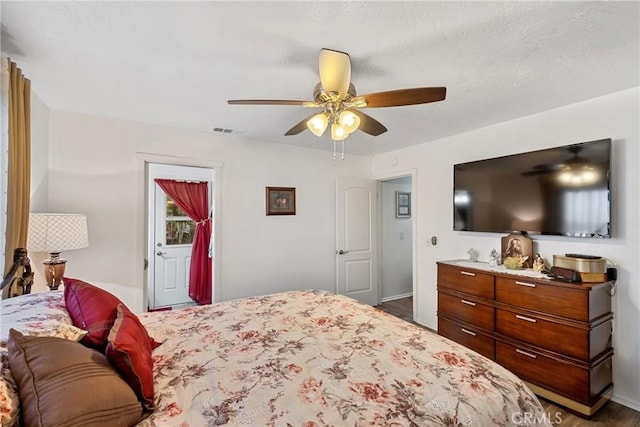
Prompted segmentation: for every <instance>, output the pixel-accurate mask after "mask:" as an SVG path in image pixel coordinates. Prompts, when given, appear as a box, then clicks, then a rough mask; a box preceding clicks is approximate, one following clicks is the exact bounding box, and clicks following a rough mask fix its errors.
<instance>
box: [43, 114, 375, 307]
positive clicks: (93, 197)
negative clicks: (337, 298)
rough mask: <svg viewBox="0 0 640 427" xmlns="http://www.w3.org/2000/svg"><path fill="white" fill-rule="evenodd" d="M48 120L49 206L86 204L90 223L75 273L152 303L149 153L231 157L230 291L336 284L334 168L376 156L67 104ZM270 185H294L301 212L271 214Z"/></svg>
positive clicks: (362, 170)
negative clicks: (147, 244)
mask: <svg viewBox="0 0 640 427" xmlns="http://www.w3.org/2000/svg"><path fill="white" fill-rule="evenodd" d="M49 119H50V153H49V155H50V163H49V195H50V197H49V209H50V210H54V211H55V210H59V211H62V212H75V213H84V214H86V215H87V219H88V225H89V241H90V247H89V248H88V249H82V250H77V251H68V252H66V253H65V254H64V255H65V257H66V258H67V259H68V260H69V263H68V265H67V275H68V276H69V277H78V278H81V279H84V280H87V281H90V282H91V281H93V282H95V283H97V284H99V285H101V286H103V287H105V288H106V289H108V290H112V291H114V293H116V294H118V296H120V297H121V298H122V299H123V301H124V302H125V303H126V304H127V305H129V306H130V307H131V308H132V309H133V310H136V311H140V310H142V309H143V307H145V306H146V302H145V301H144V300H143V288H144V284H143V277H144V272H143V269H142V265H141V264H142V263H140V264H138V263H137V262H136V257H139V254H140V253H141V251H143V250H144V248H143V247H139V246H140V244H139V243H138V242H143V241H144V221H143V220H144V212H143V210H144V209H141V208H140V207H139V206H144V203H142V204H141V203H140V202H139V197H140V196H139V194H140V193H141V192H140V188H139V187H140V186H143V185H144V182H143V180H140V179H139V177H140V176H141V171H140V170H139V169H140V166H139V165H140V162H139V161H138V159H137V158H136V153H140V152H143V153H154V154H157V155H166V156H180V157H187V158H193V159H208V160H211V161H217V162H222V163H223V166H222V169H221V183H220V184H221V195H220V197H221V200H222V203H221V206H220V208H221V211H220V218H219V219H220V224H221V229H220V230H219V232H218V234H217V236H216V238H217V239H218V241H220V248H222V249H221V251H220V252H219V253H218V254H217V256H218V257H219V258H218V264H217V266H218V268H219V269H220V274H221V280H220V282H219V286H220V298H221V299H222V300H228V299H232V298H240V297H244V296H248V295H259V294H265V293H272V292H277V291H283V290H290V289H306V288H317V289H327V290H332V291H333V290H335V218H336V213H335V188H336V177H337V176H338V175H352V176H361V177H362V176H366V177H368V176H369V174H370V165H371V159H370V158H364V157H358V156H350V155H347V156H346V159H345V160H344V161H340V160H338V161H333V160H332V154H331V153H330V152H328V151H320V150H314V149H305V148H299V147H293V146H288V145H284V144H270V143H266V142H261V141H251V140H247V139H241V138H237V137H234V136H228V135H217V134H213V133H211V134H209V133H201V132H194V131H187V130H182V129H176V128H170V127H163V126H155V125H149V124H143V123H137V122H130V121H123V120H113V119H108V118H100V117H94V116H88V115H82V114H75V113H68V112H61V111H51V113H50V118H49ZM327 143H328V142H327ZM139 181H142V182H139ZM266 186H283V187H296V197H297V214H296V215H295V216H266V215H265V187H266Z"/></svg>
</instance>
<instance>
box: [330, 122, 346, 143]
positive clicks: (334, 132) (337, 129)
mask: <svg viewBox="0 0 640 427" xmlns="http://www.w3.org/2000/svg"><path fill="white" fill-rule="evenodd" d="M347 136H349V133H348V132H347V131H346V130H345V128H344V127H342V126H341V125H339V124H338V123H334V124H332V125H331V139H333V140H334V141H342V140H343V139H345V138H346V137H347Z"/></svg>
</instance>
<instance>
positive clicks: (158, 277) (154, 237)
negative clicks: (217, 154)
mask: <svg viewBox="0 0 640 427" xmlns="http://www.w3.org/2000/svg"><path fill="white" fill-rule="evenodd" d="M215 175H216V174H215V168H209V167H198V166H185V165H174V164H163V163H148V164H147V177H148V178H147V211H148V215H147V236H148V237H147V260H148V264H147V284H148V286H147V289H148V309H149V310H154V309H161V308H170V307H171V308H175V307H182V306H187V305H193V304H195V302H194V301H193V300H192V299H191V298H190V297H189V292H188V287H189V271H190V265H191V249H192V242H193V235H194V231H195V222H194V221H193V220H191V219H190V218H189V217H188V216H187V215H186V214H185V213H184V212H183V211H182V210H181V209H180V208H179V207H178V206H177V205H176V204H175V203H174V202H173V200H171V198H170V197H168V196H167V195H166V193H165V192H164V191H163V190H162V189H161V188H160V187H159V186H158V185H157V184H156V183H155V179H156V178H163V179H174V180H183V181H205V182H207V184H208V189H209V197H208V198H209V203H210V212H211V216H212V218H213V213H214V212H215V209H214V203H213V201H214V200H215V198H214V189H215ZM214 231H215V227H214ZM214 236H215V233H213V234H212V236H211V239H212V241H211V243H210V248H211V249H210V256H211V262H212V263H213V262H214V257H213V248H215V241H214ZM213 281H214V282H215V279H213ZM212 286H214V283H212ZM214 289H215V287H214Z"/></svg>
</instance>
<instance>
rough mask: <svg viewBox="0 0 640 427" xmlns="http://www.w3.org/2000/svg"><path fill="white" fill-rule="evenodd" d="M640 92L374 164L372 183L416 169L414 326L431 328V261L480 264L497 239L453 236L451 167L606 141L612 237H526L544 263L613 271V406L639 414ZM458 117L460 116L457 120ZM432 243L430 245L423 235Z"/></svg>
mask: <svg viewBox="0 0 640 427" xmlns="http://www.w3.org/2000/svg"><path fill="white" fill-rule="evenodd" d="M639 104H640V96H639V89H638V88H635V89H630V90H625V91H622V92H618V93H615V94H612V95H608V96H604V97H600V98H596V99H591V100H588V101H584V102H581V103H578V104H573V105H569V106H565V107H562V108H558V109H554V110H550V111H546V112H543V113H540V114H536V115H532V116H528V117H524V118H521V119H517V120H513V121H510V122H505V123H501V124H498V125H495V126H490V127H486V128H483V129H478V130H475V131H472V132H468V133H464V134H460V135H455V136H451V137H447V138H443V139H440V140H437V141H431V142H427V143H424V144H421V145H418V146H413V147H409V148H406V149H402V150H398V151H394V152H389V153H385V154H383V155H379V156H376V157H375V158H374V160H373V174H374V176H384V175H387V174H391V173H393V172H394V171H396V170H405V169H411V168H417V169H418V174H417V183H414V184H415V185H416V188H419V189H420V192H419V194H415V199H414V207H415V208H416V209H415V212H414V214H417V215H418V217H417V223H416V227H417V230H418V234H417V235H418V239H419V240H418V242H417V245H416V246H417V263H418V265H417V276H418V277H417V289H416V295H415V296H414V297H415V298H417V300H418V313H417V319H416V320H417V321H418V322H420V323H422V324H424V325H426V326H429V327H431V328H435V327H436V324H437V317H436V309H437V294H436V262H437V261H438V260H446V259H456V258H467V254H466V252H467V250H468V249H469V248H470V247H474V248H476V249H478V250H479V252H480V260H481V261H482V260H484V261H487V260H488V256H489V252H490V251H491V249H492V248H499V247H500V237H501V236H502V235H498V234H491V233H465V232H454V231H453V200H452V199H453V195H452V188H453V165H454V164H455V163H461V162H466V161H472V160H479V159H483V158H488V157H495V156H501V155H506V154H513V153H517V152H523V151H528V150H536V149H542V148H547V147H552V146H559V145H566V144H571V143H577V142H583V141H590V140H595V139H601V138H612V139H613V147H614V148H613V171H612V180H613V184H612V185H613V197H612V206H613V215H612V221H613V238H611V239H602V240H592V239H588V240H584V239H571V238H560V237H550V236H548V237H545V236H533V238H534V242H535V243H534V245H535V248H536V249H535V250H536V251H537V252H540V253H541V254H542V255H543V256H544V257H545V258H546V259H547V260H548V261H550V262H551V261H552V259H553V254H564V253H568V252H574V253H588V254H593V255H601V256H606V257H608V258H610V259H612V260H613V261H614V262H615V263H616V264H617V265H618V278H619V279H618V290H617V293H616V294H615V296H614V297H613V309H614V316H615V331H614V347H615V356H614V384H615V389H614V396H615V398H614V400H617V401H618V402H620V403H623V404H625V405H627V406H630V407H633V408H635V409H637V410H640V369H638V367H639V366H640V327H639V325H640V285H639V283H640V251H639V249H640V248H639V245H640V233H639V223H640V212H639V209H638V196H639V194H638V193H639V191H638V188H640V178H639V174H638V170H639V167H638V164H639V163H640V150H639V149H638V144H639V143H640V130H639V117H640V111H639ZM463 119H464V118H462V117H461V120H463ZM432 235H435V236H438V244H437V246H431V245H430V243H429V238H430V236H432Z"/></svg>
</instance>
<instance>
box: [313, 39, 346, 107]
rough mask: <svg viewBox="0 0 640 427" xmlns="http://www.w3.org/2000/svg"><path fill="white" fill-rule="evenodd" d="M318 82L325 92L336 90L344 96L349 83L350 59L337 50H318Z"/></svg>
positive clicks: (341, 96)
mask: <svg viewBox="0 0 640 427" xmlns="http://www.w3.org/2000/svg"><path fill="white" fill-rule="evenodd" d="M319 64H320V83H322V88H323V89H324V91H325V92H338V93H339V94H340V98H344V96H345V95H346V94H347V91H348V90H349V83H351V59H350V58H349V55H348V54H346V53H344V52H339V51H337V50H331V49H322V50H320V59H319Z"/></svg>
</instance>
